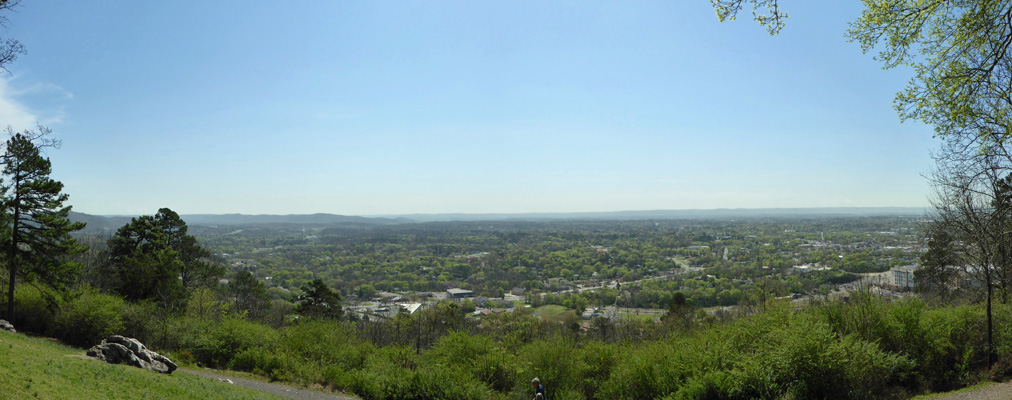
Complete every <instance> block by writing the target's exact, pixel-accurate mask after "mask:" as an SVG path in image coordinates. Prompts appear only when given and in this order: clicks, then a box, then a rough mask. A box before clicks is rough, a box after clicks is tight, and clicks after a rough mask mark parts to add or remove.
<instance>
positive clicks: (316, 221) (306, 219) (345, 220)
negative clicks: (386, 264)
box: [70, 211, 415, 234]
mask: <svg viewBox="0 0 1012 400" xmlns="http://www.w3.org/2000/svg"><path fill="white" fill-rule="evenodd" d="M179 217H180V218H182V219H183V221H186V224H187V225H194V226H196V225H248V224H298V225H339V224H365V225H391V224H405V223H414V222H415V221H412V220H407V219H403V218H401V219H397V218H372V217H359V216H348V215H337V214H323V213H319V214H291V215H267V214H261V215H247V214H190V215H180V216H179ZM133 218H134V216H123V215H109V216H104V215H91V214H85V213H79V212H76V211H71V212H70V220H71V221H73V222H84V223H86V224H87V226H85V228H84V231H83V232H82V233H101V234H112V233H115V232H116V230H117V229H119V228H120V227H122V226H123V225H126V224H128V223H130V220H131V219H133Z"/></svg>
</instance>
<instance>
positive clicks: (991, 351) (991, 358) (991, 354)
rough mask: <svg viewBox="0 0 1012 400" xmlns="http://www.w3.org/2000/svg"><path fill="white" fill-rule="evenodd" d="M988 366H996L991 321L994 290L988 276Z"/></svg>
mask: <svg viewBox="0 0 1012 400" xmlns="http://www.w3.org/2000/svg"><path fill="white" fill-rule="evenodd" d="M986 281H987V365H988V367H990V366H992V365H994V363H995V359H994V358H995V357H994V325H993V323H992V320H991V294H992V292H993V290H994V289H992V286H991V278H990V275H988V277H987V279H986Z"/></svg>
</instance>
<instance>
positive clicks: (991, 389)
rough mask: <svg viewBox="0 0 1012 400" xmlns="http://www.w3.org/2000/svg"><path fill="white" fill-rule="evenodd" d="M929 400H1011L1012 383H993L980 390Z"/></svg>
mask: <svg viewBox="0 0 1012 400" xmlns="http://www.w3.org/2000/svg"><path fill="white" fill-rule="evenodd" d="M930 399H931V400H1007V399H1012V382H1002V383H995V384H993V385H987V386H984V387H982V388H980V389H974V390H969V391H963V392H959V393H949V394H940V395H938V396H932V397H931V398H930Z"/></svg>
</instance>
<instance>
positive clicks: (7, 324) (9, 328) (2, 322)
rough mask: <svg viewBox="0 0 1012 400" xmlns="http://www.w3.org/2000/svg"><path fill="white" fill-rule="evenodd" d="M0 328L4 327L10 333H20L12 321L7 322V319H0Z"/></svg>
mask: <svg viewBox="0 0 1012 400" xmlns="http://www.w3.org/2000/svg"><path fill="white" fill-rule="evenodd" d="M0 329H3V330H5V331H8V332H10V333H18V331H17V330H16V329H14V325H11V323H10V322H7V320H6V319H0Z"/></svg>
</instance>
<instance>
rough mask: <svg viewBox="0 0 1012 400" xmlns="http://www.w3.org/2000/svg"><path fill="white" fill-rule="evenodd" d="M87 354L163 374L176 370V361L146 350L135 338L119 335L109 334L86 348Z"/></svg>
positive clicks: (108, 361)
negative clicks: (100, 341)
mask: <svg viewBox="0 0 1012 400" xmlns="http://www.w3.org/2000/svg"><path fill="white" fill-rule="evenodd" d="M88 356H89V357H95V358H97V359H99V360H102V361H105V362H107V363H110V364H128V365H133V366H135V367H137V368H143V369H146V370H148V371H154V372H161V373H163V374H171V373H172V371H175V370H176V363H174V362H172V360H170V359H169V358H168V357H165V356H163V355H161V354H158V353H155V352H153V351H151V350H148V348H147V347H144V344H143V343H141V342H140V341H139V340H137V339H133V338H127V337H123V336H120V335H113V336H109V338H107V339H105V340H103V341H102V343H100V344H97V345H95V346H92V348H90V349H88Z"/></svg>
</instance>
